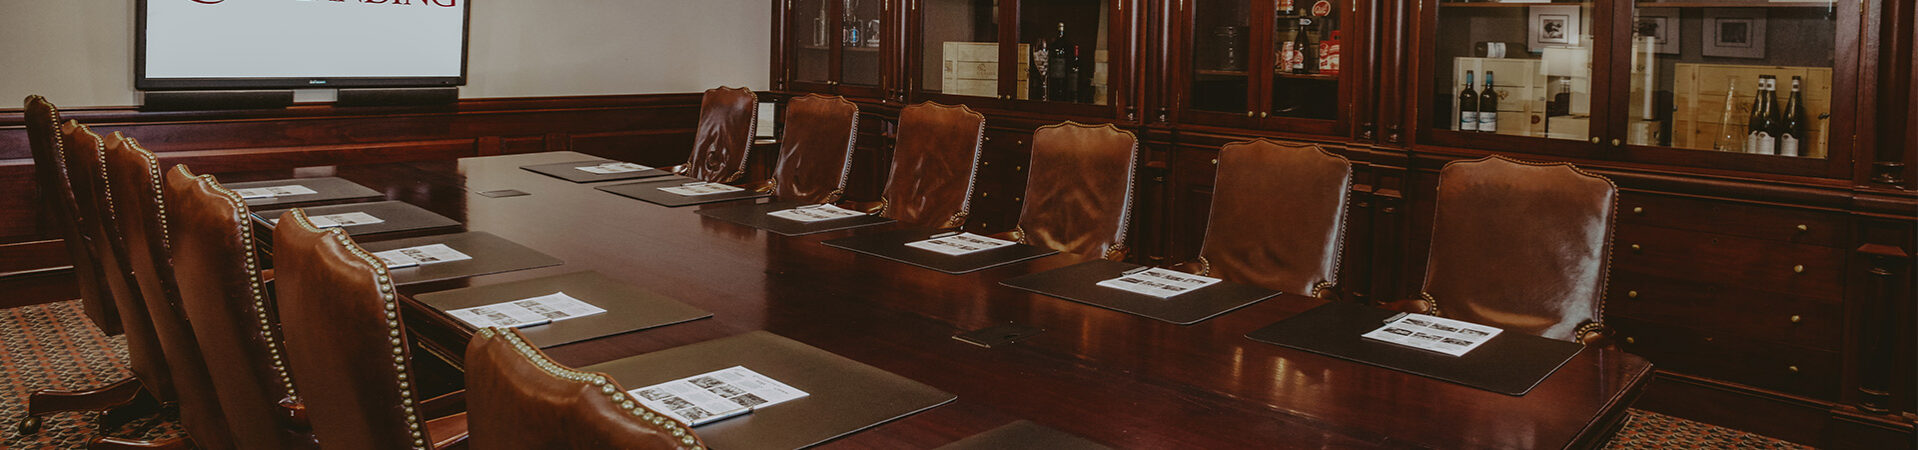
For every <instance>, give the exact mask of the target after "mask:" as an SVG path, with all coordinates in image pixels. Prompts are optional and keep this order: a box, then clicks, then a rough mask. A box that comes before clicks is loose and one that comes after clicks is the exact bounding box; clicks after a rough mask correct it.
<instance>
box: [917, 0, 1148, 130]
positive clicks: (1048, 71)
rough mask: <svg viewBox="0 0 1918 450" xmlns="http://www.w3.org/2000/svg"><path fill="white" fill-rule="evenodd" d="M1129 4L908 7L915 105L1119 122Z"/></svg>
mask: <svg viewBox="0 0 1918 450" xmlns="http://www.w3.org/2000/svg"><path fill="white" fill-rule="evenodd" d="M1132 1H1134V0H915V1H911V2H910V3H911V5H912V8H914V9H913V10H911V11H909V14H911V15H912V16H913V17H914V19H913V20H915V21H916V24H917V25H916V26H914V27H911V29H912V32H911V33H912V35H913V36H912V40H913V42H916V43H917V44H916V48H914V49H913V51H911V52H910V54H911V56H910V59H912V64H911V69H909V71H908V72H909V73H910V75H908V76H909V77H910V78H912V80H913V86H914V89H915V90H916V92H917V93H918V96H917V97H918V99H920V100H935V101H942V102H947V103H968V104H973V105H975V106H977V105H982V104H983V105H994V106H997V107H1009V108H1011V107H1016V108H1019V109H1026V110H1035V111H1045V112H1062V113H1072V114H1081V115H1087V116H1103V117H1116V116H1115V114H1117V113H1119V111H1120V110H1119V109H1118V105H1120V104H1125V103H1126V102H1124V101H1122V100H1121V99H1116V98H1115V95H1116V93H1118V92H1121V91H1120V90H1119V86H1118V85H1119V84H1120V83H1121V82H1123V80H1124V79H1126V76H1125V75H1126V74H1127V73H1128V71H1126V70H1123V69H1124V68H1125V67H1128V66H1127V65H1126V61H1129V60H1130V59H1131V58H1130V54H1131V51H1132V50H1131V49H1133V48H1136V45H1132V44H1130V43H1131V42H1132V41H1131V40H1130V38H1129V36H1133V34H1132V31H1131V29H1132V28H1133V27H1132V26H1131V25H1130V24H1131V23H1133V21H1134V18H1136V16H1135V15H1131V12H1130V10H1131V9H1133V7H1132V5H1131V3H1130V2H1132ZM1115 18H1116V19H1117V20H1115ZM1006 24H1010V25H1011V26H1002V25H1006Z"/></svg>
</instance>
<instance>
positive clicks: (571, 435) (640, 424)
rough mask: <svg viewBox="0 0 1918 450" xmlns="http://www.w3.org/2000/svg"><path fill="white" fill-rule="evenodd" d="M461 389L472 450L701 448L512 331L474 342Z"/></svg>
mask: <svg viewBox="0 0 1918 450" xmlns="http://www.w3.org/2000/svg"><path fill="white" fill-rule="evenodd" d="M466 389H467V392H470V394H468V395H467V396H466V407H467V410H468V411H469V412H470V413H469V416H468V419H467V420H468V421H469V422H470V423H471V424H472V430H473V436H472V439H471V440H470V441H469V443H470V444H471V445H472V447H473V449H474V450H486V449H502V450H518V449H532V448H540V449H559V448H569V449H611V448H618V449H661V450H668V449H692V450H699V449H704V448H705V447H706V445H705V443H704V442H702V441H700V439H699V436H697V435H694V434H693V431H692V430H691V429H689V428H687V427H684V426H681V425H680V424H679V423H678V422H675V421H673V420H672V419H668V418H666V416H665V415H663V414H659V413H657V412H655V411H653V410H651V409H648V408H647V407H645V406H643V405H640V404H639V403H638V402H636V401H633V400H631V399H628V398H627V397H626V388H625V387H623V386H620V385H619V382H618V381H614V380H613V378H612V377H610V376H607V375H606V374H604V373H596V372H581V371H578V370H573V369H572V368H569V367H566V366H563V365H560V364H559V363H556V362H553V360H552V359H551V358H548V357H546V354H545V353H543V352H540V351H539V349H538V348H535V347H533V346H532V345H528V344H527V343H526V339H525V338H524V337H523V336H520V334H519V331H517V330H507V329H499V328H481V329H480V330H479V331H477V332H475V333H474V334H473V339H472V340H471V341H468V342H467V344H466Z"/></svg>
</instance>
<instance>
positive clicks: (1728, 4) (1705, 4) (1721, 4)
mask: <svg viewBox="0 0 1918 450" xmlns="http://www.w3.org/2000/svg"><path fill="white" fill-rule="evenodd" d="M1584 4H1585V3H1493V2H1483V3H1440V4H1439V7H1441V8H1523V7H1527V6H1578V5H1584ZM1834 5H1836V3H1832V2H1776V3H1774V2H1738V1H1718V2H1711V1H1700V2H1691V1H1686V2H1639V3H1634V4H1633V6H1636V7H1639V8H1829V7H1832V6H1834Z"/></svg>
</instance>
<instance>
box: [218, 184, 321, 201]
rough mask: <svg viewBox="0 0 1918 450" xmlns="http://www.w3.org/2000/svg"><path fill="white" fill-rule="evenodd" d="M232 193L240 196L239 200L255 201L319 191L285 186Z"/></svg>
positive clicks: (241, 190) (297, 186) (292, 185)
mask: <svg viewBox="0 0 1918 450" xmlns="http://www.w3.org/2000/svg"><path fill="white" fill-rule="evenodd" d="M233 193H235V194H240V198H243V199H256V198H274V197H290V196H294V195H307V194H318V193H320V191H315V190H313V189H312V188H309V187H306V186H301V185H297V184H289V185H286V186H268V187H260V188H247V189H234V190H233Z"/></svg>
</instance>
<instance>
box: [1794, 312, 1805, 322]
mask: <svg viewBox="0 0 1918 450" xmlns="http://www.w3.org/2000/svg"><path fill="white" fill-rule="evenodd" d="M1804 321H1805V318H1804V317H1800V316H1799V315H1797V314H1792V315H1791V323H1799V322H1804Z"/></svg>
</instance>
